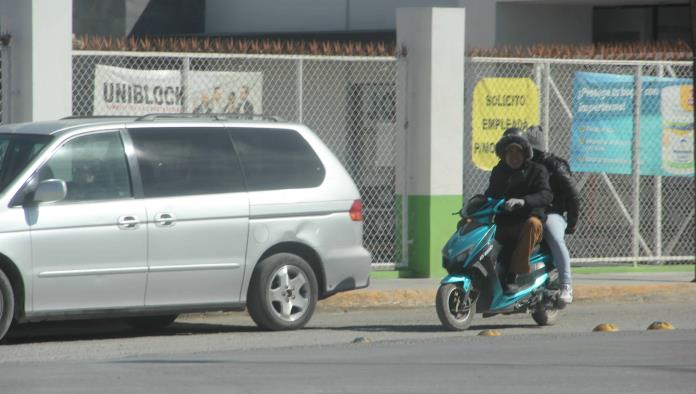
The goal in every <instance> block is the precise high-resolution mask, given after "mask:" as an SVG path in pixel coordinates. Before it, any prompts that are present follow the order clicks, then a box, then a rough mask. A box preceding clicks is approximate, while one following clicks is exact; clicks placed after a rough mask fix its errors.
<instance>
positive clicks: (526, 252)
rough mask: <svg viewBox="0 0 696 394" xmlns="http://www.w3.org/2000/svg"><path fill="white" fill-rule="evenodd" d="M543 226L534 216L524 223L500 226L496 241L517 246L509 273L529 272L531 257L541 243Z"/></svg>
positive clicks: (511, 259)
mask: <svg viewBox="0 0 696 394" xmlns="http://www.w3.org/2000/svg"><path fill="white" fill-rule="evenodd" d="M542 234H543V225H542V223H541V220H539V218H537V217H535V216H532V217H530V218H528V219H527V221H526V222H524V223H518V224H510V225H503V226H498V229H497V231H496V233H495V239H496V240H497V241H498V242H500V243H502V244H505V245H513V244H514V245H515V249H514V250H513V251H512V256H511V258H510V268H509V269H508V272H509V273H512V274H526V273H528V272H529V256H530V255H531V253H532V249H534V245H536V244H537V243H539V242H541V236H542Z"/></svg>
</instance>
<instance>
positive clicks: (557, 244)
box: [544, 213, 571, 285]
mask: <svg viewBox="0 0 696 394" xmlns="http://www.w3.org/2000/svg"><path fill="white" fill-rule="evenodd" d="M546 216H547V217H546V223H544V239H545V240H546V243H547V244H548V245H549V249H551V256H553V263H554V264H555V265H556V268H557V269H558V281H559V283H560V284H562V285H569V284H570V283H571V279H570V253H568V247H567V246H566V243H565V229H566V226H568V224H567V223H566V221H565V218H564V217H563V216H561V215H559V214H557V213H549V214H547V215H546Z"/></svg>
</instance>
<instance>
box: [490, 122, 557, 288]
mask: <svg viewBox="0 0 696 394" xmlns="http://www.w3.org/2000/svg"><path fill="white" fill-rule="evenodd" d="M495 153H496V155H497V156H498V157H499V158H500V161H499V162H498V164H496V166H495V167H493V170H492V171H491V175H490V178H489V182H488V188H487V189H486V192H485V193H484V194H485V195H486V196H487V197H491V198H496V199H505V206H504V212H502V213H500V214H498V215H496V218H495V222H496V224H497V226H498V229H497V231H496V235H495V238H496V240H497V241H498V242H500V243H501V244H503V245H508V246H509V247H511V248H512V254H511V257H510V259H509V262H508V267H507V268H506V273H505V276H504V281H503V290H504V292H505V293H506V294H511V293H516V292H517V291H518V290H519V287H518V286H517V285H516V284H515V280H516V276H517V275H524V274H527V273H529V271H530V269H529V257H530V254H531V252H532V249H534V246H535V245H536V244H537V243H539V242H540V241H541V239H542V234H543V223H544V222H545V221H546V215H545V209H546V206H547V205H549V204H550V203H551V200H552V199H553V195H552V193H551V186H550V185H549V174H548V171H547V170H546V168H545V167H544V166H543V165H541V164H538V163H535V162H533V161H532V155H533V151H532V146H531V145H530V143H529V141H527V139H526V138H525V137H524V136H523V135H522V130H520V129H518V128H511V129H508V130H506V131H505V133H504V134H503V137H502V138H501V139H500V140H499V141H498V143H497V144H496V145H495Z"/></svg>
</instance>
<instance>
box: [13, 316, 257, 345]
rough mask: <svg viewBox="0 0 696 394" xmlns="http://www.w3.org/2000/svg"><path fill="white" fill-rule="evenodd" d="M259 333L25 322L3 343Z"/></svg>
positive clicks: (114, 322)
mask: <svg viewBox="0 0 696 394" xmlns="http://www.w3.org/2000/svg"><path fill="white" fill-rule="evenodd" d="M242 332H259V328H257V327H256V326H239V325H228V324H206V323H185V322H181V323H180V322H174V323H172V325H170V326H168V327H166V328H159V329H135V328H131V327H130V326H129V325H127V324H126V323H125V322H124V321H122V320H119V319H105V320H79V321H61V322H41V323H26V324H21V325H17V326H14V327H12V329H11V330H10V332H9V333H8V334H7V336H6V337H5V338H4V339H3V341H2V344H3V345H5V346H6V345H21V344H28V343H41V342H53V341H58V342H66V341H85V340H97V339H117V338H138V337H156V336H176V335H200V334H220V333H242Z"/></svg>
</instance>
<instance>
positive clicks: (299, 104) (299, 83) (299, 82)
mask: <svg viewBox="0 0 696 394" xmlns="http://www.w3.org/2000/svg"><path fill="white" fill-rule="evenodd" d="M303 74H304V59H302V58H299V59H298V60H297V121H298V122H300V123H302V110H303V108H302V100H303V97H302V90H303V86H302V78H303Z"/></svg>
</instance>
